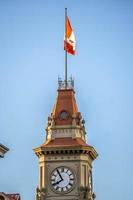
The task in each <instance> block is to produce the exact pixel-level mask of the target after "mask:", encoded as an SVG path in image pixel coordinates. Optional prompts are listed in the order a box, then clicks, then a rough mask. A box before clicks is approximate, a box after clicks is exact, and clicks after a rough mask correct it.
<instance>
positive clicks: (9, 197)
mask: <svg viewBox="0 0 133 200" xmlns="http://www.w3.org/2000/svg"><path fill="white" fill-rule="evenodd" d="M0 196H3V197H4V198H5V200H21V198H20V194H18V193H14V194H6V193H4V192H0Z"/></svg>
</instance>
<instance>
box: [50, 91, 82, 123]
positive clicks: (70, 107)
mask: <svg viewBox="0 0 133 200" xmlns="http://www.w3.org/2000/svg"><path fill="white" fill-rule="evenodd" d="M62 111H66V112H67V113H68V115H69V117H68V118H67V119H66V120H61V119H60V117H59V116H60V113H61V112H62ZM52 115H53V117H54V120H55V125H70V124H72V117H73V115H75V116H77V118H76V122H77V123H79V112H78V107H77V104H76V100H75V96H74V90H73V89H67V90H58V95H57V98H56V102H55V105H54V109H53V112H52Z"/></svg>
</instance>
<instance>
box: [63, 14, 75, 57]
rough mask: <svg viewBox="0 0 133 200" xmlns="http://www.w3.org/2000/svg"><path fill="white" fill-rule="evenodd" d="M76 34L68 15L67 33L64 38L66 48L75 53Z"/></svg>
mask: <svg viewBox="0 0 133 200" xmlns="http://www.w3.org/2000/svg"><path fill="white" fill-rule="evenodd" d="M75 43H76V41H75V36H74V33H73V29H72V27H71V24H70V21H69V19H68V17H66V33H65V38H64V50H65V51H67V52H68V53H70V54H72V55H75Z"/></svg>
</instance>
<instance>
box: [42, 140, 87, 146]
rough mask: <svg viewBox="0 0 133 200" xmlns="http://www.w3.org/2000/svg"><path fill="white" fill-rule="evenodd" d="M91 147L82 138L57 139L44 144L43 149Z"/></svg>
mask: <svg viewBox="0 0 133 200" xmlns="http://www.w3.org/2000/svg"><path fill="white" fill-rule="evenodd" d="M80 146H89V145H88V144H86V143H85V142H84V141H83V140H82V139H81V138H74V139H73V138H56V139H55V140H50V141H47V142H46V143H44V144H43V145H42V146H41V147H56V148H57V147H80Z"/></svg>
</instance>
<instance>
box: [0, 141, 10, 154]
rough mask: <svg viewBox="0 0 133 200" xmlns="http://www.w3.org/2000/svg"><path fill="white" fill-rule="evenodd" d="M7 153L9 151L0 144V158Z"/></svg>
mask: <svg viewBox="0 0 133 200" xmlns="http://www.w3.org/2000/svg"><path fill="white" fill-rule="evenodd" d="M7 151H9V149H8V148H7V147H6V146H4V145H3V144H1V143H0V157H2V158H3V157H4V154H5V153H6V152H7Z"/></svg>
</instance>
